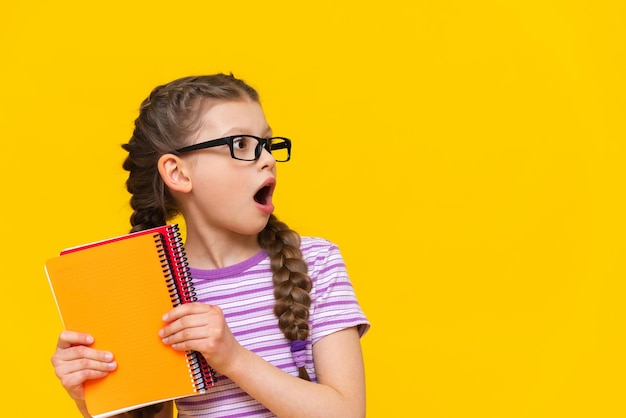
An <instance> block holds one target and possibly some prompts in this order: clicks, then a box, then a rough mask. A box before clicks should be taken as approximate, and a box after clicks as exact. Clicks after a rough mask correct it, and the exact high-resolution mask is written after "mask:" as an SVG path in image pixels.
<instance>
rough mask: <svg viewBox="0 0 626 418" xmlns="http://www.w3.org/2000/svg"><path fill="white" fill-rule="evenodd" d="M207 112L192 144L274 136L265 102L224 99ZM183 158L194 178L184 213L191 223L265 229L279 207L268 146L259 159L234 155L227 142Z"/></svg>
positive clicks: (230, 230)
mask: <svg viewBox="0 0 626 418" xmlns="http://www.w3.org/2000/svg"><path fill="white" fill-rule="evenodd" d="M204 112H205V113H204V115H203V117H202V123H201V125H200V129H199V130H198V132H197V133H196V134H195V135H194V136H193V137H192V141H191V142H190V143H192V144H195V143H199V142H204V141H207V140H210V139H218V138H223V137H227V136H231V135H237V134H247V135H255V136H258V137H263V138H267V137H271V136H272V131H271V129H270V127H269V125H268V123H267V121H266V119H265V114H264V113H263V109H262V108H261V105H260V104H259V103H256V102H254V101H251V100H239V101H221V102H217V103H215V104H213V105H211V106H209V107H208V108H207V109H206V110H205V111H204ZM182 158H183V160H185V161H186V162H187V163H188V167H189V177H190V179H191V182H192V189H191V192H190V193H189V194H188V199H185V203H184V205H185V208H184V212H183V213H185V215H186V218H189V219H186V222H187V225H188V226H189V225H190V223H194V224H195V225H196V226H197V227H200V228H202V229H205V228H208V229H211V230H212V231H213V232H216V233H219V234H221V235H223V234H227V235H231V234H235V235H256V234H257V233H259V232H260V231H261V230H262V229H263V228H264V227H265V225H266V224H267V221H268V219H269V216H270V214H271V213H272V212H273V211H274V205H273V204H272V194H273V192H274V187H275V185H276V161H275V160H274V157H272V155H271V154H270V153H269V152H268V151H267V150H265V149H264V150H263V152H262V153H261V156H260V157H259V159H258V160H256V161H241V160H236V159H233V158H231V155H230V149H229V147H228V145H222V146H218V147H214V148H208V149H202V150H198V151H194V152H191V153H189V154H183V155H182Z"/></svg>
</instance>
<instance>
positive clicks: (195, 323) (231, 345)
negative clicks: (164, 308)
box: [159, 302, 242, 374]
mask: <svg viewBox="0 0 626 418" xmlns="http://www.w3.org/2000/svg"><path fill="white" fill-rule="evenodd" d="M163 321H165V322H167V325H165V326H164V327H163V328H162V329H161V330H160V331H159V336H160V337H161V339H162V341H163V343H164V344H167V345H169V346H171V347H172V348H173V349H175V350H178V351H186V350H194V351H198V352H200V353H201V354H202V355H203V356H204V358H205V359H206V360H207V362H208V363H209V364H210V365H211V367H213V368H214V369H215V370H216V371H219V372H220V373H222V374H227V373H226V368H227V367H228V365H229V364H232V362H233V361H234V357H235V356H236V354H237V353H238V352H239V351H238V349H239V348H242V347H241V345H239V343H238V342H237V340H236V339H235V337H234V336H233V334H232V332H231V331H230V328H229V327H228V325H227V324H226V320H225V319H224V314H223V313H222V310H221V309H220V308H219V307H218V306H213V305H207V304H204V303H200V302H194V303H188V304H184V305H180V306H177V307H176V308H174V309H172V310H171V311H169V312H168V313H166V314H165V315H163Z"/></svg>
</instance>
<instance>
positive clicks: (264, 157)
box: [257, 147, 276, 170]
mask: <svg viewBox="0 0 626 418" xmlns="http://www.w3.org/2000/svg"><path fill="white" fill-rule="evenodd" d="M257 163H258V165H259V167H260V169H261V170H263V169H265V168H269V169H270V170H271V169H273V168H274V166H275V165H276V159H275V158H274V156H273V155H272V153H271V152H269V151H268V150H267V148H266V147H262V149H261V155H259V160H258V161H257Z"/></svg>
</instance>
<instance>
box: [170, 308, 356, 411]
mask: <svg viewBox="0 0 626 418" xmlns="http://www.w3.org/2000/svg"><path fill="white" fill-rule="evenodd" d="M164 320H165V321H166V322H169V323H168V324H167V325H166V326H165V327H164V328H163V329H162V330H161V333H160V335H161V338H162V339H163V342H164V343H165V344H168V345H171V346H172V347H173V348H174V349H176V350H196V351H199V352H201V353H202V354H203V355H204V356H205V358H206V359H207V361H208V362H209V363H210V364H211V366H212V367H213V368H215V370H217V371H219V372H220V373H222V374H224V375H226V376H228V377H229V378H230V379H232V380H233V381H234V382H235V383H236V384H237V385H238V386H239V387H241V388H242V389H243V390H244V391H246V392H248V393H249V394H250V395H251V396H252V397H254V398H255V399H257V400H258V401H259V402H261V403H262V404H263V405H265V406H266V407H267V408H268V409H270V410H271V411H272V412H274V413H275V414H276V415H277V416H279V417H292V416H297V417H342V418H345V417H363V416H365V376H364V375H365V373H364V367H363V357H362V353H361V346H360V341H359V335H358V332H357V330H356V328H349V329H345V330H342V331H338V332H335V333H333V334H330V335H328V336H326V337H324V338H322V339H321V340H320V341H318V342H317V343H316V344H315V345H314V346H313V359H314V362H315V369H316V374H317V377H318V384H316V383H311V382H307V381H305V380H302V379H299V378H298V377H295V376H291V375H290V374H288V373H285V372H284V371H282V370H280V369H278V368H276V367H274V366H273V365H271V364H270V363H268V362H267V361H265V360H264V359H262V358H261V357H259V356H257V355H256V354H254V353H252V352H251V351H249V350H247V349H245V348H244V347H243V346H241V345H240V344H239V343H238V342H237V341H236V340H235V338H234V337H233V335H232V333H231V332H230V329H229V328H228V326H227V325H226V322H225V320H224V317H223V314H222V311H221V309H220V308H218V307H217V306H211V305H205V304H202V303H190V304H186V305H182V306H179V307H177V308H174V309H173V310H171V311H170V312H168V313H167V314H166V315H165V316H164Z"/></svg>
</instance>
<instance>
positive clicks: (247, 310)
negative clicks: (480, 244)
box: [52, 74, 369, 418]
mask: <svg viewBox="0 0 626 418" xmlns="http://www.w3.org/2000/svg"><path fill="white" fill-rule="evenodd" d="M272 135H273V134H272V130H271V128H270V126H269V125H268V123H267V121H266V119H265V115H264V113H263V109H262V107H261V105H260V102H259V96H258V94H257V92H256V91H255V90H254V89H253V88H251V87H250V86H248V85H247V84H245V83H244V82H243V81H242V80H239V79H237V78H235V77H233V76H232V75H224V74H216V75H209V76H199V77H185V78H181V79H178V80H175V81H173V82H171V83H168V84H166V85H163V86H160V87H157V88H156V89H154V90H153V91H152V93H151V94H150V96H149V97H148V98H147V99H146V100H145V101H144V102H143V103H142V105H141V108H140V113H139V117H138V118H137V120H136V121H135V130H134V132H133V136H132V137H131V139H130V141H129V142H128V144H125V145H124V146H123V147H124V149H125V150H126V151H128V157H127V158H126V160H125V161H124V165H123V167H124V169H125V170H127V171H129V177H128V180H127V183H126V184H127V189H128V191H129V192H130V194H131V200H130V202H131V206H132V208H133V210H134V212H133V214H132V215H131V225H132V232H134V231H139V230H143V229H147V228H152V227H156V226H160V225H165V224H166V223H167V222H168V221H170V220H171V219H172V218H173V217H175V216H176V215H178V214H181V215H182V216H183V217H184V220H185V226H186V242H185V250H186V253H187V257H188V260H189V264H190V266H191V274H192V276H193V278H194V284H195V287H196V292H197V295H198V302H194V303H190V304H185V305H181V306H178V307H176V308H174V309H172V310H171V311H169V312H167V313H165V315H164V316H163V321H164V325H163V328H162V329H161V330H160V331H159V336H160V337H161V339H162V341H163V343H164V344H166V345H168V346H170V347H171V348H172V349H174V350H182V351H185V350H195V351H198V352H200V353H201V354H202V355H203V356H204V357H205V358H206V360H207V362H208V363H209V364H210V365H211V366H212V367H213V369H214V370H215V371H216V372H217V383H216V385H215V386H214V387H212V388H210V389H209V391H208V393H207V394H203V395H197V396H192V397H189V398H184V399H180V400H178V401H177V403H176V409H177V410H178V413H179V417H192V416H193V417H234V416H237V417H243V416H254V417H272V416H280V417H309V416H316V417H342V418H345V417H352V416H354V417H362V416H364V415H365V382H364V380H365V379H364V367H363V359H362V354H361V347H360V342H359V338H360V336H362V335H363V334H364V333H365V332H366V330H367V329H368V327H369V322H368V320H367V319H366V317H365V315H364V314H363V312H362V310H361V308H360V307H359V305H358V303H357V300H356V298H355V295H354V291H353V288H352V285H351V284H350V281H349V279H348V276H347V274H346V270H345V266H344V263H343V259H342V257H341V254H340V252H339V250H338V249H337V247H336V246H335V245H333V244H332V243H330V242H328V241H326V240H323V239H320V238H308V237H303V238H302V239H301V238H300V236H299V235H298V234H297V233H296V232H295V231H293V230H291V229H289V227H288V226H287V225H285V224H284V223H282V222H281V221H279V220H278V219H277V218H276V217H275V215H273V211H274V205H273V204H272V194H273V192H274V189H275V187H276V162H284V161H288V160H289V159H290V154H291V141H290V140H289V139H287V138H283V137H272ZM76 331H80V330H76ZM94 338H97V336H91V335H88V334H84V333H81V332H74V331H64V332H62V333H61V335H60V337H59V341H58V344H57V349H56V352H55V354H54V355H53V357H52V363H53V365H54V368H55V372H56V374H57V376H58V377H59V379H60V380H61V383H62V385H63V387H64V388H65V389H66V390H67V392H68V393H69V395H70V396H71V397H72V398H73V399H74V400H75V401H76V404H77V406H78V408H79V410H80V411H81V413H82V414H83V415H84V416H85V417H89V416H90V415H89V412H88V411H87V408H86V405H85V402H84V396H83V383H84V382H85V381H86V380H88V379H99V378H103V377H105V376H106V375H107V374H108V373H109V372H110V371H112V370H115V368H116V367H117V364H116V363H115V360H114V353H109V352H104V351H97V350H94V349H92V348H90V347H89V345H90V344H91V343H92V342H93V340H94ZM154 367H158V364H155V365H154ZM172 409H173V408H172V406H171V405H158V406H157V407H151V408H144V409H143V410H138V411H134V412H132V413H130V414H129V415H130V416H137V417H148V416H151V417H171V416H172ZM129 415H127V416H129Z"/></svg>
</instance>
